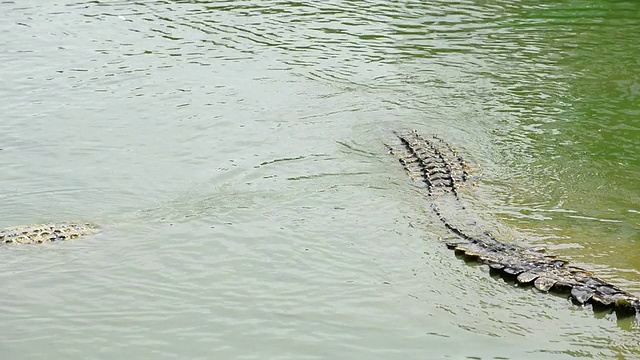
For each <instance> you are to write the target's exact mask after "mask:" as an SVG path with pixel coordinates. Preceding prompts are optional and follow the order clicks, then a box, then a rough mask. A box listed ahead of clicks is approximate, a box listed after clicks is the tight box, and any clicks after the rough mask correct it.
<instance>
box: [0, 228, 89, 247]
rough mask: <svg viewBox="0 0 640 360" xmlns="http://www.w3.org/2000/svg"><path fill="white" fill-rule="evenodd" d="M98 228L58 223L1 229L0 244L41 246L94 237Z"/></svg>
mask: <svg viewBox="0 0 640 360" xmlns="http://www.w3.org/2000/svg"><path fill="white" fill-rule="evenodd" d="M97 232H98V228H97V227H95V226H93V225H91V224H76V223H58V224H43V225H31V226H23V227H15V228H6V229H0V244H41V243H44V242H51V241H64V240H72V239H77V238H79V237H81V236H87V235H93V234H95V233H97Z"/></svg>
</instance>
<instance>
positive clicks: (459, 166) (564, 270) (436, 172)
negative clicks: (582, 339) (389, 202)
mask: <svg viewBox="0 0 640 360" xmlns="http://www.w3.org/2000/svg"><path fill="white" fill-rule="evenodd" d="M395 135H396V136H397V139H398V140H399V142H398V143H397V144H396V145H391V146H389V149H390V153H391V154H394V155H396V156H397V157H399V159H400V163H401V164H402V165H403V166H404V168H405V170H406V171H407V173H408V174H409V176H410V177H411V179H412V180H413V181H414V182H415V183H416V185H417V186H419V187H421V188H423V189H424V190H425V192H426V196H427V197H428V198H429V203H430V206H431V209H432V210H433V212H434V213H435V214H436V216H437V217H438V218H439V219H440V222H442V224H443V225H444V227H445V228H446V229H448V230H449V231H450V232H451V233H452V234H453V235H454V236H455V238H456V239H457V240H456V241H453V242H448V243H447V244H446V245H447V247H448V248H449V249H452V250H454V251H455V253H456V255H458V256H461V257H463V258H465V259H467V260H471V261H477V262H480V263H484V264H487V265H488V266H489V267H490V271H492V272H494V273H497V274H500V275H501V276H503V277H505V278H509V279H514V280H515V281H516V282H517V283H519V284H532V285H533V286H534V287H535V288H536V289H538V290H540V291H543V292H547V291H553V292H555V293H561V294H570V297H571V299H572V300H573V301H575V302H577V303H578V304H585V303H591V304H593V305H594V306H596V307H598V306H600V307H605V308H613V309H615V310H616V311H617V312H618V313H620V314H621V315H622V316H625V315H633V314H636V316H637V317H640V298H638V297H637V296H635V295H632V294H630V293H628V292H625V291H623V290H621V289H620V288H618V287H617V286H615V285H612V284H609V283H607V282H606V281H604V280H601V279H599V278H597V277H596V276H594V275H593V274H592V273H591V272H589V271H587V270H584V269H581V268H578V267H575V266H569V265H568V264H567V261H565V260H561V259H558V258H556V257H554V256H549V255H545V254H543V253H541V252H540V251H536V250H534V249H532V248H527V247H523V246H517V245H512V244H507V243H505V242H501V241H499V240H497V239H496V238H495V237H493V236H492V235H491V234H490V233H488V232H486V231H484V230H483V229H482V227H481V226H479V225H478V221H477V220H476V219H477V217H475V216H474V214H472V213H471V212H470V211H469V210H468V208H467V206H466V204H465V202H464V201H463V199H462V198H461V196H460V194H461V192H462V191H461V190H463V188H464V187H467V186H469V183H470V181H469V174H468V170H467V165H466V163H465V161H464V160H463V159H462V157H460V155H458V154H457V153H456V152H455V151H454V150H453V148H452V147H451V146H449V145H448V144H446V143H445V142H444V141H442V140H440V139H438V138H436V137H433V138H429V139H427V138H425V137H422V136H421V135H420V134H418V133H417V132H416V131H406V132H397V133H395Z"/></svg>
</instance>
